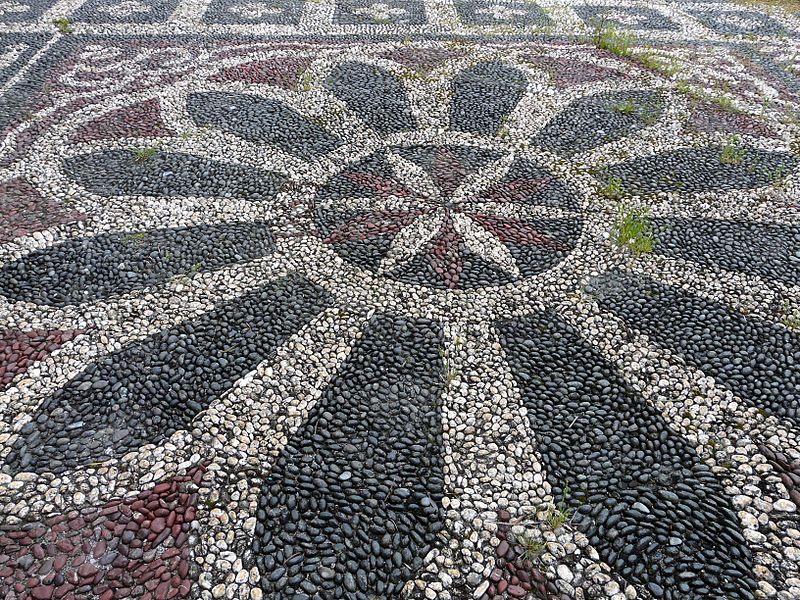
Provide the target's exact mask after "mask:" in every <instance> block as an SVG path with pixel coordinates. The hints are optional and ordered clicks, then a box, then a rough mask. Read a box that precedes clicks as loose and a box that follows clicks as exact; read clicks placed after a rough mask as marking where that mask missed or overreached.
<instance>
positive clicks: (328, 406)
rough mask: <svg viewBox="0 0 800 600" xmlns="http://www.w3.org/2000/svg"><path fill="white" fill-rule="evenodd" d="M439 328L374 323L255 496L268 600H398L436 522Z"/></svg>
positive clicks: (383, 320)
mask: <svg viewBox="0 0 800 600" xmlns="http://www.w3.org/2000/svg"><path fill="white" fill-rule="evenodd" d="M440 337H441V333H440V326H439V325H438V324H435V323H433V322H430V321H425V320H406V319H401V318H390V317H387V316H380V317H376V318H374V319H373V320H372V321H371V322H370V323H369V325H368V327H367V329H366V332H365V334H364V337H363V338H362V339H361V340H360V341H359V342H358V343H357V344H356V345H355V347H354V348H353V351H352V354H351V355H350V358H349V359H348V360H347V361H346V362H345V364H344V365H343V367H342V369H341V370H340V372H339V374H338V376H337V377H336V378H335V379H334V380H333V381H332V382H331V384H330V385H329V386H328V388H327V389H326V390H325V392H324V393H323V396H322V398H321V399H320V400H319V402H318V403H317V405H316V406H315V408H314V409H313V410H312V411H311V414H310V416H309V419H308V421H307V423H306V424H305V425H304V426H303V428H302V429H301V430H300V431H298V432H297V434H296V435H295V436H294V437H293V438H292V439H290V441H289V443H288V444H287V445H286V446H285V447H284V448H283V450H282V452H281V454H280V456H279V457H278V459H277V462H276V463H275V465H274V466H273V467H272V470H271V471H270V473H269V476H268V478H267V481H266V483H265V484H264V487H263V489H262V495H261V499H260V501H259V508H258V524H257V527H256V538H255V542H254V544H253V552H254V554H255V556H256V563H257V565H258V568H259V571H260V572H261V588H262V589H263V591H264V594H265V597H268V598H298V597H300V598H302V597H319V598H348V599H357V600H367V599H368V598H369V599H373V598H396V597H399V595H400V591H401V590H402V588H403V586H404V585H405V583H406V582H407V581H408V580H410V579H413V577H414V574H415V573H416V572H417V571H418V570H419V569H420V567H421V566H422V559H423V557H424V556H425V555H426V554H427V553H428V552H429V551H430V549H431V548H432V547H433V546H434V544H436V541H437V536H436V533H437V532H438V531H440V530H441V528H442V523H443V514H442V510H441V508H440V506H441V504H440V502H441V499H442V495H443V491H442V490H443V473H442V469H443V451H442V426H441V421H440V411H439V405H440V403H439V397H440V394H441V392H442V386H443V383H442V365H441V360H440V357H439V354H438V344H439V340H440Z"/></svg>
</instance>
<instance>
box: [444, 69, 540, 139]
mask: <svg viewBox="0 0 800 600" xmlns="http://www.w3.org/2000/svg"><path fill="white" fill-rule="evenodd" d="M527 86H528V82H527V80H526V79H525V75H523V74H522V72H521V71H519V70H518V69H515V68H514V67H510V66H508V65H504V64H503V63H501V62H496V61H493V62H484V63H480V64H478V65H475V66H474V67H471V68H469V69H464V70H463V71H461V72H460V73H459V74H458V75H456V77H455V79H453V100H452V102H451V103H450V128H451V129H453V130H455V131H464V132H468V133H477V134H483V135H494V134H496V133H497V132H498V130H499V129H500V127H501V126H502V125H503V123H504V122H505V121H506V119H507V118H508V117H509V115H510V114H511V111H513V110H514V108H516V106H517V103H519V101H520V100H521V99H522V96H524V95H525V90H526V89H527Z"/></svg>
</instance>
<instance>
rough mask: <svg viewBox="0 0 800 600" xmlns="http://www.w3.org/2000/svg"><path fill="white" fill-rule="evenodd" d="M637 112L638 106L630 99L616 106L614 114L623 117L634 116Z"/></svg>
mask: <svg viewBox="0 0 800 600" xmlns="http://www.w3.org/2000/svg"><path fill="white" fill-rule="evenodd" d="M635 110H636V104H634V102H633V100H631V99H630V98H628V99H627V100H624V101H622V102H617V103H616V104H614V112H618V113H622V114H623V115H630V114H633V112H634V111H635Z"/></svg>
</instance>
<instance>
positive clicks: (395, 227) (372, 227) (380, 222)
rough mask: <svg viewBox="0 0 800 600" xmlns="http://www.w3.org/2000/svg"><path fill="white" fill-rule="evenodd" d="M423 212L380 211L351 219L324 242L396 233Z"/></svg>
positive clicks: (345, 240) (359, 239)
mask: <svg viewBox="0 0 800 600" xmlns="http://www.w3.org/2000/svg"><path fill="white" fill-rule="evenodd" d="M422 213H423V211H421V210H416V211H413V210H412V211H378V212H369V213H364V214H362V215H359V216H357V217H355V218H353V219H349V220H347V221H345V222H344V223H342V224H341V225H339V226H338V227H337V228H335V229H334V230H333V231H331V232H330V233H329V234H328V235H327V236H325V238H324V239H323V241H324V242H325V243H326V244H333V243H338V242H352V241H361V240H366V239H369V238H372V237H377V236H380V235H384V234H387V233H395V232H397V231H400V230H401V229H402V228H403V227H405V226H407V225H410V224H411V223H412V222H413V221H414V219H416V218H418V217H419V216H420V215H421V214H422Z"/></svg>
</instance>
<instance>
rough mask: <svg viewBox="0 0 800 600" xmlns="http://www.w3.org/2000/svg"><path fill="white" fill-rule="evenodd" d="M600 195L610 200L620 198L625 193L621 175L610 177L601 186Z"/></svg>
mask: <svg viewBox="0 0 800 600" xmlns="http://www.w3.org/2000/svg"><path fill="white" fill-rule="evenodd" d="M600 195H601V196H604V197H605V198H609V199H610V200H619V199H620V198H622V196H624V195H625V190H623V189H622V180H621V179H620V178H619V177H608V178H606V180H605V183H603V185H602V186H601V187H600Z"/></svg>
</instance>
